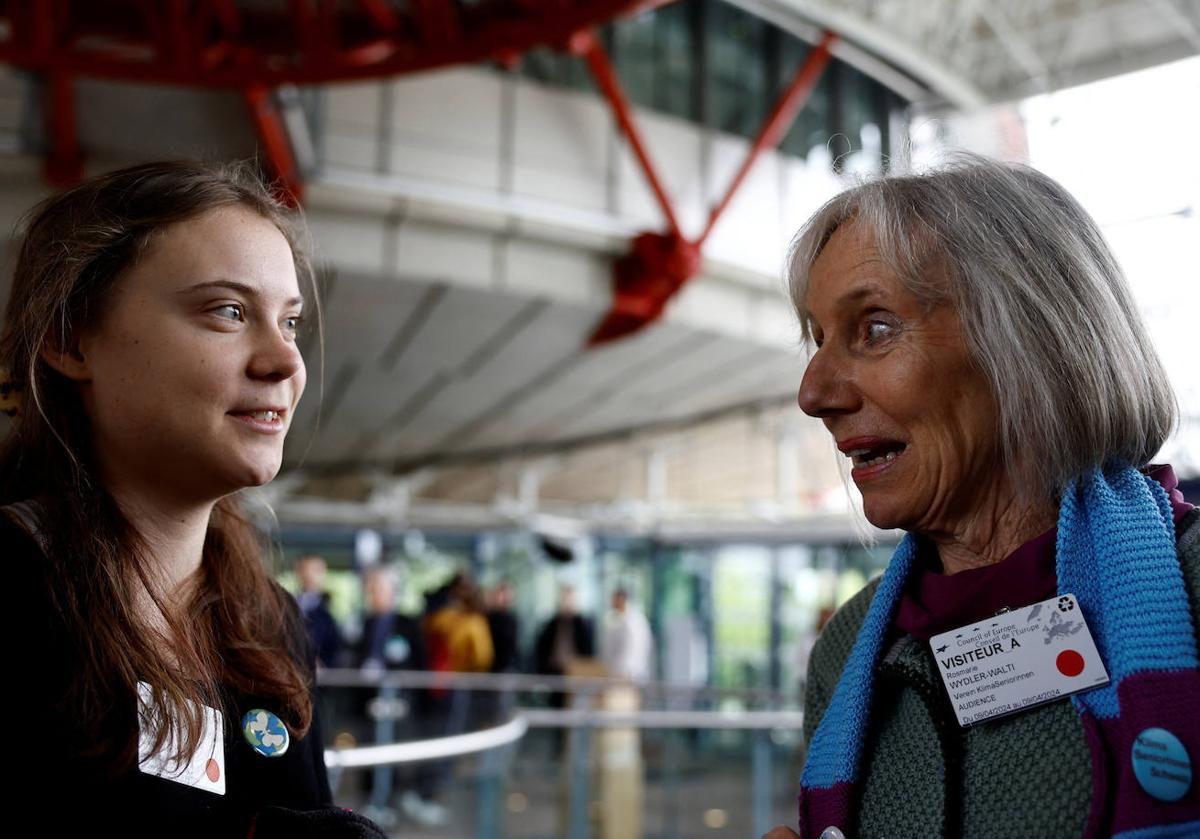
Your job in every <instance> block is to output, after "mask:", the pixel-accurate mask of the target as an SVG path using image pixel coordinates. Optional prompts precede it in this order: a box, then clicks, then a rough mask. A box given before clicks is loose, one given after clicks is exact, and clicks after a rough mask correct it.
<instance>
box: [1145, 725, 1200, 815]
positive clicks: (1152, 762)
mask: <svg viewBox="0 0 1200 839" xmlns="http://www.w3.org/2000/svg"><path fill="white" fill-rule="evenodd" d="M1131 758H1132V760H1133V774H1134V777H1136V778H1137V781H1138V783H1139V784H1141V787H1142V789H1144V790H1145V791H1146V792H1147V793H1148V794H1149V795H1151V796H1152V797H1154V798H1157V799H1158V800H1159V801H1178V800H1179V799H1181V798H1183V797H1184V796H1185V795H1187V791H1188V790H1189V789H1190V788H1191V786H1192V759H1191V757H1189V756H1188V753H1187V749H1185V748H1184V747H1183V743H1181V742H1180V741H1179V738H1178V737H1176V736H1175V735H1174V734H1172V733H1171V732H1169V731H1167V730H1166V729H1165V728H1147V729H1146V730H1145V731H1143V732H1142V733H1141V734H1139V735H1138V736H1137V737H1135V738H1133V749H1132V754H1131Z"/></svg>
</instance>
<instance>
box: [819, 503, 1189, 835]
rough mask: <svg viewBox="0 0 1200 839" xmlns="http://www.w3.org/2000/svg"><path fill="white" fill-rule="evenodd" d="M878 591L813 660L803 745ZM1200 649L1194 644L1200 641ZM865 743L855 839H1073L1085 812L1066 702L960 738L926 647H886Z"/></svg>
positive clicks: (846, 616) (1183, 548)
mask: <svg viewBox="0 0 1200 839" xmlns="http://www.w3.org/2000/svg"><path fill="white" fill-rule="evenodd" d="M1176 534H1177V536H1176V548H1177V552H1178V555H1179V560H1180V565H1181V567H1182V570H1183V578H1184V585H1185V587H1186V589H1187V594H1188V599H1189V602H1190V603H1191V608H1192V614H1193V615H1198V616H1200V509H1198V510H1193V511H1191V512H1189V513H1188V514H1187V515H1186V516H1185V517H1184V518H1183V520H1181V521H1180V522H1179V524H1178V525H1177V527H1176ZM878 584H879V581H878V579H877V580H874V581H872V582H871V583H869V584H868V585H867V586H866V587H865V588H864V589H863V590H862V591H860V592H859V593H858V594H857V595H855V596H854V597H853V598H851V599H850V601H848V602H847V603H846V604H845V605H844V606H843V607H842V608H841V609H839V610H838V612H837V614H835V615H834V616H833V618H832V619H831V620H830V622H829V624H828V626H827V627H826V628H825V630H824V631H823V632H822V633H821V636H820V638H819V639H818V641H817V644H816V646H815V647H814V649H813V654H812V657H811V659H810V661H809V668H808V681H807V684H806V687H805V696H804V711H805V717H804V739H805V742H810V741H811V740H812V737H813V734H814V733H815V732H816V729H817V725H818V723H820V721H821V717H822V716H823V715H824V713H825V710H826V708H827V707H828V705H829V701H830V699H831V698H832V696H833V691H834V688H835V687H836V686H837V683H838V679H839V677H840V676H841V672H842V667H843V666H844V664H845V662H846V659H847V658H848V657H849V655H850V650H851V648H852V647H853V646H854V642H855V639H856V638H857V637H858V630H859V627H860V626H861V625H862V623H863V620H864V618H865V617H866V614H867V609H868V607H869V606H870V604H871V598H872V597H873V596H874V594H875V589H876V587H877V586H878ZM1198 642H1200V638H1198ZM885 649H886V650H887V651H886V653H885V654H884V656H883V659H882V661H881V663H880V665H879V668H878V671H877V683H876V688H875V692H874V707H873V708H872V713H871V720H872V722H871V730H870V732H869V733H868V736H867V739H866V743H867V745H866V751H865V753H864V755H863V763H862V770H861V772H862V775H861V777H862V778H863V780H862V781H861V782H860V792H861V798H860V800H859V802H858V810H857V815H858V818H857V830H856V836H855V839H871V837H881V839H882V837H887V839H904V838H905V837H914V839H915V837H921V839H928V837H931V836H942V837H946V839H951V837H961V839H1008V837H1012V839H1018V837H1020V838H1021V839H1025V837H1029V836H1047V837H1059V836H1064V837H1077V836H1080V835H1082V834H1083V833H1084V828H1085V823H1086V821H1087V818H1088V813H1089V805H1090V802H1091V795H1092V790H1091V782H1092V773H1091V756H1090V753H1089V750H1088V746H1087V743H1086V741H1085V739H1084V730H1083V725H1082V723H1081V722H1080V719H1079V715H1078V714H1077V713H1076V711H1075V709H1074V708H1073V707H1072V706H1071V703H1069V702H1054V703H1051V704H1049V705H1043V706H1041V707H1040V708H1036V709H1034V710H1032V711H1028V712H1025V713H1022V714H1016V715H1014V716H1012V717H1007V718H1004V719H1001V720H996V721H993V722H992V723H990V724H989V725H986V726H974V727H971V728H967V729H963V728H961V727H960V726H959V725H958V722H957V720H956V719H955V716H954V712H953V710H952V709H951V707H950V704H949V700H948V699H947V698H946V695H945V690H944V688H943V686H942V682H941V678H940V677H939V676H938V673H937V670H936V664H935V663H934V660H933V656H932V654H931V653H930V651H929V645H928V644H926V643H924V642H922V641H918V640H916V639H914V638H912V637H911V636H903V637H900V638H898V639H896V640H895V641H892V642H890V643H889V644H888V646H887V647H885Z"/></svg>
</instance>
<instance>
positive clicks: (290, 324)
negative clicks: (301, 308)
mask: <svg viewBox="0 0 1200 839" xmlns="http://www.w3.org/2000/svg"><path fill="white" fill-rule="evenodd" d="M303 322H304V316H303V315H292V316H291V317H287V318H284V319H283V331H284V332H287V333H289V334H291V335H295V334H296V333H297V332H299V331H300V324H302V323H303Z"/></svg>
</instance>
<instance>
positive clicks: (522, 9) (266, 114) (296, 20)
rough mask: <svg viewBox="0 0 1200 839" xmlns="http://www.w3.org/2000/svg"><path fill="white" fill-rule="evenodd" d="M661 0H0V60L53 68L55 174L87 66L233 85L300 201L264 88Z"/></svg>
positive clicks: (446, 51) (471, 51)
mask: <svg viewBox="0 0 1200 839" xmlns="http://www.w3.org/2000/svg"><path fill="white" fill-rule="evenodd" d="M663 2H664V0H482V1H481V2H474V3H455V2H452V1H451V0H417V1H416V2H412V3H404V4H397V3H393V2H389V0H347V2H338V0H289V2H288V3H286V4H277V3H270V2H266V0H166V2H151V1H150V0H33V2H28V1H27V0H8V2H0V62H3V63H7V64H11V65H13V66H16V67H21V68H24V69H26V70H30V71H32V72H35V73H40V74H43V75H44V76H45V78H46V80H47V85H48V91H49V96H48V100H49V108H48V112H47V123H48V126H47V127H48V132H47V133H48V136H49V139H50V148H49V149H48V152H47V157H46V161H45V173H46V177H47V179H48V180H49V182H50V183H51V184H53V185H55V186H65V185H68V184H70V183H73V182H75V181H77V180H78V179H79V178H80V176H81V175H82V171H83V159H82V154H81V152H80V149H79V146H78V141H77V138H76V134H75V120H74V110H75V103H74V81H75V79H76V78H78V77H81V76H84V77H95V78H106V79H116V80H124V81H140V82H151V83H156V84H174V85H184V86H192V87H204V88H230V89H236V90H241V91H242V92H243V95H244V96H245V98H246V102H247V105H248V106H249V108H250V113H251V117H252V119H253V122H254V124H255V127H256V128H257V129H258V131H259V137H260V140H261V141H262V144H263V147H264V150H265V151H266V154H267V158H268V160H269V162H270V163H271V165H272V168H273V170H274V171H273V174H274V175H275V176H276V177H277V178H278V179H279V180H280V181H281V183H282V184H283V185H284V186H285V187H286V190H287V192H289V193H290V195H291V196H293V197H294V198H295V199H296V200H299V199H300V198H301V197H302V194H303V183H302V181H301V179H300V173H299V167H298V166H297V165H296V161H295V158H294V156H293V154H292V149H291V148H290V146H289V144H288V143H287V142H286V138H287V131H286V128H285V125H284V119H283V117H282V115H281V114H280V112H279V109H278V108H277V106H276V105H275V103H274V101H273V99H272V97H271V96H270V95H269V93H270V91H271V90H272V89H274V88H278V87H279V86H281V85H296V84H321V83H330V82H339V81H349V80H354V79H368V78H380V77H386V76H394V75H399V74H403V73H412V72H417V71H420V70H429V69H432V68H435V67H444V66H450V65H454V64H462V63H469V62H477V61H485V60H495V61H500V62H502V63H511V62H513V61H516V60H518V58H519V57H520V55H521V54H522V53H524V52H526V51H527V50H529V49H531V48H533V47H537V46H554V47H558V48H562V47H563V46H564V45H565V44H566V43H567V42H568V40H569V39H570V38H571V36H572V35H574V34H575V33H577V32H579V31H581V30H584V29H587V28H589V27H592V26H595V25H598V24H600V23H603V22H605V21H608V20H610V19H612V18H613V17H616V16H618V15H624V14H635V13H637V12H639V11H644V10H646V9H651V8H653V7H655V6H658V5H661V4H662V3H663Z"/></svg>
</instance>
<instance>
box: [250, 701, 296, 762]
mask: <svg viewBox="0 0 1200 839" xmlns="http://www.w3.org/2000/svg"><path fill="white" fill-rule="evenodd" d="M242 736H243V737H245V738H246V742H247V743H249V744H250V748H252V749H254V751H256V752H258V753H259V754H260V755H262V756H263V757H279V756H281V755H282V754H283V753H284V752H286V751H287V750H288V744H289V743H290V742H291V737H290V736H289V735H288V730H287V727H286V726H285V725H284V724H283V720H281V719H279V717H277V716H275V715H274V714H272V713H271V712H270V711H266V710H264V709H262V708H253V709H251V710H249V711H247V712H246V714H245V716H243V717H242Z"/></svg>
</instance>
